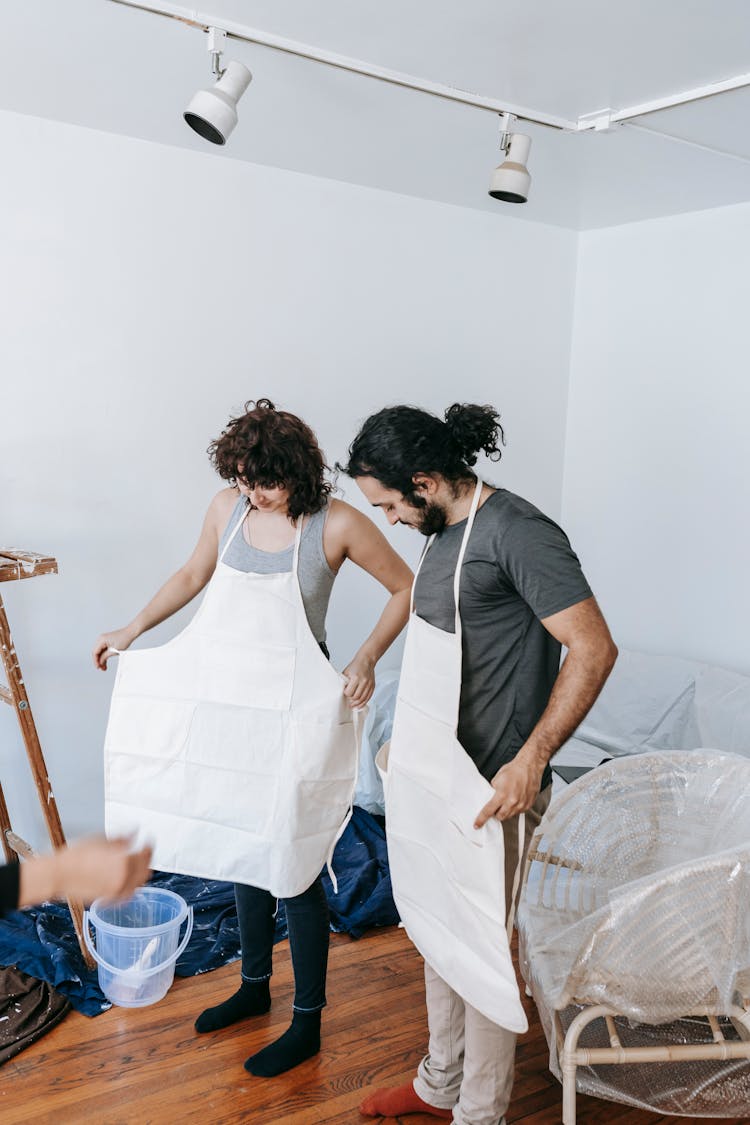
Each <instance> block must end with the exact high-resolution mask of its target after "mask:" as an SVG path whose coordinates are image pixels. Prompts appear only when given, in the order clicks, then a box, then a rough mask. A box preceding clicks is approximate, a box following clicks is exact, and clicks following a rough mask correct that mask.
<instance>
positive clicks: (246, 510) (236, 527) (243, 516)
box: [219, 500, 251, 562]
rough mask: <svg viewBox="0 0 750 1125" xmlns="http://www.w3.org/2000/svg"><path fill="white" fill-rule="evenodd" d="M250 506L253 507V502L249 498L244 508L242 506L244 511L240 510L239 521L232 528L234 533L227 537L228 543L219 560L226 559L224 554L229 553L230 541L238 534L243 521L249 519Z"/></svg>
mask: <svg viewBox="0 0 750 1125" xmlns="http://www.w3.org/2000/svg"><path fill="white" fill-rule="evenodd" d="M250 508H251V504H250V501H249V500H246V501H245V503H244V506H243V508H242V511H241V512H240V518H239V519H238V520H237V523H236V524H235V525H234V527H233V528H232V534H231V535H230V536H229V538H228V539H227V541H226V543H225V544H224V548H223V550H222V552H221V554H220V555H219V562H222V561H223V559H224V555H225V554H226V553H227V551H228V550H229V544H230V543H231V542H232V540H233V539H234V537H235V535H236V534H237V532H238V531H239V530H240V528H241V527H242V525H243V523H244V522H245V520H246V519H247V517H248V515H249V513H250Z"/></svg>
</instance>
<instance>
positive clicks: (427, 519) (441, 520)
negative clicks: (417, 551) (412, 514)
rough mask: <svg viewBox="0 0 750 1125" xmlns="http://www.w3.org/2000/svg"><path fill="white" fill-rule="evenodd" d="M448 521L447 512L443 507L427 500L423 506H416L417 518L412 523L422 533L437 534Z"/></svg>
mask: <svg viewBox="0 0 750 1125" xmlns="http://www.w3.org/2000/svg"><path fill="white" fill-rule="evenodd" d="M447 522H448V513H447V512H446V510H445V508H443V507H441V505H440V504H436V503H435V502H434V501H430V500H428V501H427V503H426V504H425V506H424V508H417V519H416V522H415V523H413V524H412V527H415V528H416V529H417V531H420V532H421V533H422V535H437V534H438V533H439V532H441V531H442V530H443V528H444V527H445V525H446V523H447Z"/></svg>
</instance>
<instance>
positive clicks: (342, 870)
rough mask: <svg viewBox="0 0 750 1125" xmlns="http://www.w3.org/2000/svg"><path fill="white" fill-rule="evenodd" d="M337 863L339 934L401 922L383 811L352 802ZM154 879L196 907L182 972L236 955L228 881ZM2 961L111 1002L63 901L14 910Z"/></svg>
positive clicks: (79, 997) (100, 1006)
mask: <svg viewBox="0 0 750 1125" xmlns="http://www.w3.org/2000/svg"><path fill="white" fill-rule="evenodd" d="M333 869H334V871H335V873H336V878H337V881H338V895H335V894H334V893H333V887H332V885H331V882H330V879H329V878H328V874H327V873H324V875H323V883H324V885H325V889H326V895H327V897H328V903H329V906H330V910H331V929H332V930H333V931H334V933H347V934H349V935H350V936H351V937H353V938H358V937H361V936H362V934H363V933H365V931H366V930H368V929H371V928H372V927H373V926H392V925H395V924H396V923H397V922H398V913H397V912H396V906H395V904H394V902H393V896H392V894H391V877H390V873H389V870H388V857H387V853H386V845H385V831H384V821H383V818H382V817H378V816H371V815H370V813H368V812H365V811H364V809H360V808H357V807H355V809H354V814H353V816H352V819H351V821H350V822H349V824H348V825H347V828H346V831H345V832H344V834H343V836H342V837H341V839H340V840H339V842H338V844H337V845H336V851H335V853H334V858H333ZM151 882H152V883H153V884H155V885H157V886H161V887H168V888H169V889H170V890H172V891H175V892H176V893H177V894H179V895H182V897H183V898H184V899H185V901H186V902H188V903H189V904H190V905H192V907H193V912H194V916H195V921H194V925H193V934H192V937H191V938H190V942H189V944H188V947H187V949H186V950H185V952H184V953H183V955H182V957H180V959H179V961H178V962H177V966H176V972H177V974H178V975H179V976H184V977H187V976H195V975H196V974H197V973H205V972H208V971H209V970H211V969H218V968H219V967H220V966H221V965H226V964H228V963H229V962H230V961H234V960H236V959H237V958H238V957H239V954H240V938H239V928H238V924H237V911H236V909H235V904H234V889H233V886H232V884H231V883H222V882H218V881H215V880H206V879H195V878H192V877H191V876H189V875H170V874H168V873H166V872H163V871H157V872H155V873H154V876H153V878H152V880H151ZM286 934H287V929H286V915H285V912H284V906H283V903H280V904H279V910H278V914H277V918H276V941H281V940H282V938H285V937H286ZM0 965H16V966H17V967H18V968H19V969H21V970H22V971H23V972H25V973H28V974H29V975H30V976H34V977H37V978H38V979H39V980H45V981H47V982H48V983H49V984H51V985H53V986H54V987H55V988H56V989H57V990H58V991H59V992H61V993H62V994H63V995H64V996H67V997H68V999H69V1000H70V1002H71V1004H72V1005H73V1007H74V1008H76V1009H77V1010H78V1011H79V1012H83V1013H84V1015H87V1016H95V1015H98V1014H99V1012H102V1011H104V1010H105V1009H106V1008H109V1007H110V1003H109V1001H108V1000H107V999H106V997H105V996H104V994H103V993H102V991H101V989H100V988H99V984H98V980H97V973H96V970H95V969H94V970H89V969H87V968H86V966H85V964H84V961H83V958H82V957H81V953H80V950H79V948H78V941H77V939H76V936H75V932H74V930H73V923H72V921H71V918H70V913H69V911H68V908H67V907H66V906H63V905H60V904H57V903H45V904H44V905H43V906H40V907H31V908H30V909H28V910H17V911H15V912H14V913H11V914H8V915H6V917H5V918H4V919H2V920H0Z"/></svg>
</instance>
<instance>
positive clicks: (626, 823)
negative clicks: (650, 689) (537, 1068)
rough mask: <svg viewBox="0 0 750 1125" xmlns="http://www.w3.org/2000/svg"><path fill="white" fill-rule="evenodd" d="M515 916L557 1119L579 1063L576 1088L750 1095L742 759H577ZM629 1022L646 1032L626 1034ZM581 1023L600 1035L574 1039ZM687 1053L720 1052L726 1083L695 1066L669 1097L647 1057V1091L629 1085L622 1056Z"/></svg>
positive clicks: (571, 1095)
mask: <svg viewBox="0 0 750 1125" xmlns="http://www.w3.org/2000/svg"><path fill="white" fill-rule="evenodd" d="M518 929H519V942H520V954H521V968H522V972H523V975H524V977H525V979H526V982H527V984H528V986H529V988H530V991H531V993H532V995H533V996H534V999H535V1001H536V1003H537V1007H538V1008H539V1012H540V1016H541V1018H542V1023H543V1025H544V1028H545V1033H546V1035H547V1040H548V1043H549V1046H550V1066H551V1069H552V1070H553V1072H554V1073H555V1074H556V1075H557V1077H558V1078H561V1080H562V1083H563V1122H564V1125H574V1122H575V1117H576V1111H575V1096H576V1081H577V1077H578V1085H579V1088H580V1089H581V1090H583V1091H585V1092H587V1093H594V1094H596V1095H597V1096H604V1097H611V1098H612V1099H613V1100H616V1101H624V1102H626V1103H628V1104H634V1105H640V1106H642V1107H643V1108H648V1109H653V1110H655V1111H657V1112H659V1111H660V1112H681V1113H686V1112H687V1113H698V1112H699V1113H701V1114H706V1115H709V1116H734V1115H737V1114H738V1113H742V1112H748V1111H749V1110H750V1001H749V999H748V998H749V997H750V761H748V760H747V759H745V758H740V757H737V756H735V755H733V754H721V753H719V752H718V751H709V750H696V751H691V752H688V753H685V752H681V753H676V752H669V753H657V754H642V755H636V756H633V757H629V758H621V759H617V760H615V761H612V762H610V763H608V764H607V765H606V766H601V767H599V768H597V769H595V770H593V771H592V772H591V773H589V774H586V775H585V776H584V777H582V778H581V779H580V780H579V781H577V782H576V783H574V784H573V785H571V786H570V787H569V789H568V790H567V792H565V793H564V795H563V796H562V797H561V798H559V799H558V800H556V801H555V802H554V803H553V805H552V807H551V808H550V810H549V812H548V814H547V816H546V817H545V818H544V820H543V822H542V824H541V825H540V827H539V829H538V830H537V832H536V834H535V836H534V838H533V840H532V843H531V847H530V850H529V857H528V860H527V864H526V871H525V877H524V890H523V895H522V900H521V905H520V907H519V912H518ZM686 1020H687V1021H688V1023H687V1025H686V1024H685V1021H686ZM595 1021H600V1023H599V1025H598V1031H597V1034H596V1035H594V1028H593V1027H592V1026H591V1025H593V1024H594V1023H595ZM674 1021H680V1034H679V1035H676V1036H675V1038H676V1040H677V1041H676V1042H675V1041H672V1042H670V1041H669V1035H670V1030H671V1027H670V1025H672V1024H673V1023H674ZM634 1025H637V1026H636V1027H635V1031H636V1032H637V1031H638V1030H639V1029H640V1030H641V1031H643V1032H646V1033H647V1034H646V1041H647V1042H648V1040H649V1038H650V1039H651V1043H650V1045H646V1046H643V1045H635V1046H634V1045H632V1043H631V1045H627V1043H624V1042H623V1039H626V1040H627V1039H630V1040H632V1039H633V1034H632V1032H633V1028H634ZM664 1025H668V1026H666V1027H664ZM675 1026H676V1025H675ZM686 1026H688V1027H694V1028H699V1029H701V1034H700V1035H698V1038H699V1039H702V1040H704V1041H702V1042H691V1041H689V1039H690V1036H687V1037H686V1035H685V1033H684V1032H685V1027H686ZM587 1029H589V1030H588V1032H587ZM584 1032H586V1033H587V1034H584ZM582 1035H583V1037H584V1039H586V1038H588V1040H589V1043H591V1042H594V1043H596V1040H597V1037H598V1039H599V1041H600V1043H601V1044H603V1045H595V1046H588V1047H583V1046H581V1037H582ZM665 1035H666V1039H667V1041H665ZM635 1037H636V1039H637V1034H636V1036H635ZM686 1039H687V1041H686ZM654 1041H656V1045H654ZM697 1060H702V1062H701V1064H700V1065H701V1067H703V1068H705V1060H726V1062H727V1068H728V1071H731V1075H730V1079H729V1084H728V1086H726V1084H725V1086H726V1088H727V1089H729V1090H730V1093H729V1094H727V1093H726V1092H725V1093H724V1094H722V1095H719V1093H718V1092H717V1091H718V1090H719V1086H720V1084H719V1085H717V1081H715V1080H714V1079H713V1078H711V1079H710V1080H708V1081H706V1080H705V1074H704V1071H703V1070H702V1071H701V1073H700V1075H698V1073H697V1072H696V1075H695V1078H696V1082H695V1089H694V1090H691V1089H688V1088H687V1087H688V1086H689V1084H690V1083H689V1081H688V1082H685V1081H684V1080H683V1082H682V1084H681V1088H684V1097H680V1096H678V1095H676V1094H675V1090H674V1082H673V1081H671V1082H670V1079H669V1072H670V1067H664V1066H662V1067H656V1068H653V1069H652V1070H650V1071H649V1082H648V1096H644V1095H643V1093H642V1092H640V1093H639V1094H638V1095H637V1096H636V1094H635V1093H634V1090H635V1088H636V1087H637V1085H638V1083H637V1082H636V1083H635V1085H634V1084H633V1078H632V1076H633V1075H635V1074H638V1073H642V1072H641V1071H640V1070H639V1069H638V1068H634V1067H633V1066H632V1064H634V1063H637V1064H641V1063H662V1064H663V1063H665V1062H666V1063H687V1062H694V1063H695V1064H696V1065H697ZM730 1060H742V1061H740V1062H731V1061H730ZM611 1064H620V1065H622V1064H625V1070H619V1071H614V1070H612V1069H610V1068H611ZM602 1066H604V1067H605V1068H606V1069H605V1070H604V1071H601V1070H598V1071H592V1070H588V1069H587V1070H583V1071H580V1070H579V1068H581V1067H584V1068H590V1067H598V1068H601V1067H602ZM671 1069H672V1071H674V1068H671ZM683 1070H684V1068H683ZM602 1074H604V1075H605V1077H604V1078H602V1077H601V1075H602ZM614 1074H617V1075H618V1080H617V1081H615V1079H614V1078H613V1077H612V1076H613V1075H614ZM623 1075H630V1076H631V1077H630V1078H628V1080H627V1081H626V1082H625V1088H623V1086H622V1083H621V1082H620V1077H621V1076H623ZM592 1076H594V1077H593V1078H592ZM660 1083H661V1084H662V1086H664V1089H663V1090H660ZM667 1086H669V1087H670V1088H669V1092H668V1093H667V1092H666V1087H667ZM698 1087H700V1090H698ZM722 1097H723V1098H724V1099H725V1104H724V1105H722V1104H721V1098H722ZM738 1107H739V1108H738ZM717 1110H718V1112H717ZM730 1111H731V1112H730Z"/></svg>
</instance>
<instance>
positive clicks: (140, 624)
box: [91, 488, 237, 671]
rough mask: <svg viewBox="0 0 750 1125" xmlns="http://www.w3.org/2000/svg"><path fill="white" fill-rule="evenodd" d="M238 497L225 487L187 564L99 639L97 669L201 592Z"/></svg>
mask: <svg viewBox="0 0 750 1125" xmlns="http://www.w3.org/2000/svg"><path fill="white" fill-rule="evenodd" d="M236 500H237V492H236V490H235V489H233V488H224V489H222V490H221V492H219V493H217V495H216V496H214V498H213V500H212V501H211V504H210V506H209V509H208V511H207V513H206V518H205V519H204V521H203V528H202V529H201V533H200V538H199V539H198V542H197V544H196V547H195V550H194V551H193V553H192V555H191V556H190V558H189V559H188V561H187V562H186V563H185V565H184V566H181V567H180V569H179V570H178V571H177V572H176V573H175V574H173V575H172V577H171V578H168V579H167V581H166V582H165V583H164V585H163V586H162V587H161V589H159V590H158V591H157V593H156V594H155V595H154V597H153V598H152V599H151V601H150V602H149V603H148V605H146V606H145V607H144V608H143V609H142V610H141V612H140V613H139V614H137V615H136V616H135V617H134V618H133V620H132V621H131V622H130V624H129V625H126V626H125V627H124V628H122V629H115V630H113V631H112V632H110V633H102V635H101V636H100V637H98V638H97V641H96V644H95V645H94V648H93V650H92V653H91V655H92V657H93V660H94V666H95V667H96V668H99V669H101V671H105V670H106V668H107V660H108V659H109V656H108V653H109V650H110V649H113V648H114V649H126V648H129V646H130V645H132V643H133V641H134V640H135V639H136V637H140V635H141V633H145V632H146V631H147V630H148V629H153V627H154V625H159V624H160V623H161V622H162V621H166V619H167V618H168V617H171V616H172V614H173V613H177V611H178V610H180V609H182V607H183V606H186V605H187V604H188V602H189V601H192V599H193V598H194V597H195V596H196V594H199V593H200V592H201V590H202V589H203V588H204V586H205V585H206V584H207V583H208V580H209V579H210V577H211V575H212V574H213V572H214V570H215V569H216V559H217V555H218V548H219V539H220V537H221V533H222V531H223V529H224V527H225V526H226V522H227V519H228V518H229V514H230V512H231V510H232V508H233V506H234V504H235V503H236Z"/></svg>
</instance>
